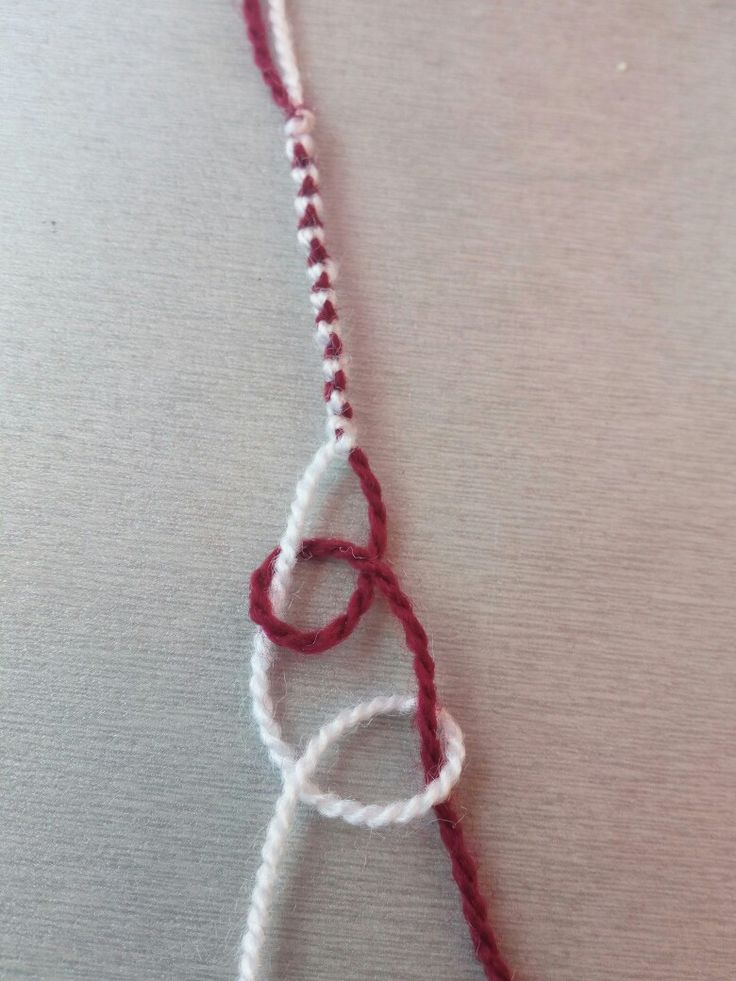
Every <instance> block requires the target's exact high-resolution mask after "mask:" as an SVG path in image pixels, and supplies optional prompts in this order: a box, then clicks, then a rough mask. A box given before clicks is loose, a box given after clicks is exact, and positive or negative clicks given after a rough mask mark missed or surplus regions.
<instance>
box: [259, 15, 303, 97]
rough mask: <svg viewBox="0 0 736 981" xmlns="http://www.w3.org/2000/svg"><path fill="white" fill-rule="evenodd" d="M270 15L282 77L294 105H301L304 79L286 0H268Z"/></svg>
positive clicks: (274, 44)
mask: <svg viewBox="0 0 736 981" xmlns="http://www.w3.org/2000/svg"><path fill="white" fill-rule="evenodd" d="M268 17H269V20H270V22H271V33H272V35H273V46H274V50H275V51H276V59H277V61H278V63H279V68H280V69H281V78H282V80H283V83H284V85H285V86H286V91H287V92H288V93H289V98H290V99H291V101H292V103H293V105H295V106H300V105H301V104H302V102H303V101H304V97H303V95H302V79H301V75H300V73H299V65H298V63H297V60H296V52H295V51H294V39H293V37H292V32H291V24H290V23H289V18H288V15H287V13H286V0H268Z"/></svg>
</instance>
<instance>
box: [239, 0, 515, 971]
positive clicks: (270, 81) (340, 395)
mask: <svg viewBox="0 0 736 981" xmlns="http://www.w3.org/2000/svg"><path fill="white" fill-rule="evenodd" d="M243 13H244V17H245V21H246V25H247V30H248V36H249V38H250V41H251V44H252V46H253V54H254V60H255V63H256V65H257V67H258V68H259V69H260V71H261V74H262V75H263V78H264V81H265V82H266V84H267V86H268V87H269V88H270V90H271V94H272V96H273V98H274V101H275V102H276V104H277V105H278V106H279V107H280V108H281V109H282V110H284V112H285V113H286V116H287V119H286V124H285V130H286V153H287V157H288V159H289V161H290V164H291V172H292V177H293V178H294V181H295V183H296V184H297V193H296V199H295V206H296V212H297V219H298V221H297V239H298V242H299V244H300V246H301V247H302V249H303V250H304V252H305V254H306V258H307V272H308V276H309V280H310V283H311V288H310V301H311V304H312V306H313V308H314V313H315V330H316V336H317V340H318V341H319V343H320V345H321V346H322V358H323V373H324V378H325V382H324V388H323V398H324V402H325V408H326V412H327V439H326V441H325V443H324V444H323V445H322V446H320V448H319V449H318V450H317V452H316V453H315V455H314V457H313V458H312V461H311V462H310V463H309V465H308V466H307V468H306V470H305V471H304V473H303V474H302V476H301V478H300V479H299V482H298V483H297V487H296V491H295V494H294V499H293V501H292V503H291V508H290V512H289V517H288V520H287V524H286V528H285V530H284V533H283V535H282V536H281V540H280V541H279V544H278V546H277V548H275V549H274V550H273V551H272V552H271V553H270V554H269V555H267V556H266V558H265V559H264V561H263V562H262V563H261V565H260V566H259V567H258V568H257V569H256V570H255V571H254V572H253V574H252V576H251V592H250V608H249V609H250V616H251V619H252V620H253V621H254V623H255V624H257V626H258V629H257V631H256V635H255V638H254V644H253V653H252V657H251V679H250V693H251V697H252V701H253V714H254V717H255V719H256V722H257V724H258V728H259V732H260V736H261V740H262V742H263V744H264V746H265V747H266V748H267V750H268V753H269V755H270V757H271V759H272V761H273V763H274V764H275V765H276V767H277V768H278V769H279V770H280V772H281V776H282V790H281V794H280V796H279V798H278V801H277V803H276V807H275V810H274V814H273V817H272V819H271V822H270V824H269V826H268V830H267V832H266V838H265V841H264V844H263V848H262V851H261V866H260V868H259V869H258V872H257V874H256V879H255V885H254V888H253V893H252V897H251V906H250V910H249V912H248V917H247V924H246V930H245V933H244V936H243V939H242V942H241V948H240V962H239V981H257V979H258V978H259V977H261V961H262V954H263V948H264V944H265V942H266V934H267V927H268V922H269V917H270V909H271V904H272V899H273V894H274V890H275V885H276V881H277V876H278V869H279V864H280V860H281V856H282V854H283V852H284V849H285V847H286V843H287V839H288V835H289V831H290V828H291V824H292V822H293V818H294V814H295V811H296V807H297V805H298V804H299V802H300V801H301V802H302V803H304V804H306V805H308V806H310V807H313V808H315V809H316V810H317V811H318V812H319V813H321V814H323V815H324V816H325V817H329V818H340V819H342V820H344V821H346V822H347V823H349V824H352V825H356V826H362V827H367V828H378V827H385V826H387V825H390V824H399V825H401V824H406V823H408V822H409V821H411V820H414V819H416V818H418V817H420V816H422V815H424V814H426V813H427V812H428V811H429V810H430V809H433V810H434V812H435V815H436V817H437V821H438V824H439V830H440V836H441V839H442V841H443V843H444V845H445V848H446V850H447V852H448V854H449V856H450V861H451V865H452V874H453V878H454V880H455V883H456V884H457V887H458V890H459V892H460V897H461V904H462V909H463V913H464V915H465V919H466V920H467V923H468V928H469V931H470V935H471V939H472V941H473V945H474V948H475V952H476V956H477V957H478V960H479V961H480V963H481V965H482V966H483V970H484V973H485V976H486V977H487V978H488V979H491V981H511V972H510V970H509V968H508V966H507V965H506V963H505V962H504V960H503V958H502V957H501V954H500V953H499V950H498V946H497V944H496V940H495V937H494V934H493V930H492V928H491V925H490V921H489V918H488V909H487V904H486V901H485V899H484V897H483V895H482V893H481V891H480V886H479V883H478V872H477V866H476V863H475V859H474V858H473V856H472V854H471V853H470V851H469V849H468V847H467V845H466V843H465V838H464V834H463V830H462V826H461V823H460V818H459V815H458V813H457V810H456V808H455V806H454V804H453V802H452V799H451V795H452V792H453V789H454V787H455V786H456V784H457V782H458V780H459V778H460V773H461V770H462V766H463V761H464V758H465V750H464V745H463V738H462V733H461V731H460V729H459V727H458V726H457V723H455V721H454V720H453V719H452V717H451V716H450V715H449V713H448V712H447V711H446V710H445V709H440V708H439V707H438V699H437V691H436V687H435V681H434V674H435V666H434V660H433V659H432V656H431V654H430V651H429V643H428V639H427V634H426V632H425V630H424V628H423V626H422V624H421V623H420V621H419V619H418V618H417V616H416V614H415V612H414V610H413V607H412V605H411V602H410V600H409V598H408V597H407V595H406V594H405V593H404V592H403V591H402V589H401V587H400V585H399V582H398V578H397V576H396V573H395V572H394V570H393V569H392V568H391V566H390V565H389V564H388V563H387V562H386V561H385V560H384V558H383V556H384V552H385V550H386V544H387V516H386V508H385V505H384V503H383V499H382V495H381V487H380V484H379V482H378V480H377V478H376V476H375V474H374V473H373V471H372V469H371V467H370V463H369V462H368V458H367V456H366V454H365V453H364V452H363V450H362V449H360V448H359V447H358V446H357V433H356V428H355V423H354V420H353V409H352V406H351V405H350V403H349V402H348V400H347V397H346V390H347V371H346V366H345V360H344V348H343V340H342V331H341V326H340V320H339V316H338V312H337V297H336V291H335V286H334V282H335V265H334V263H333V261H332V259H331V257H330V255H329V253H328V251H327V248H326V244H325V231H324V219H323V205H322V198H321V195H320V190H319V170H318V168H317V164H316V160H315V144H314V138H313V136H312V132H313V129H314V123H315V120H314V115H313V113H312V112H311V111H310V110H308V109H307V108H305V106H304V105H303V97H302V85H301V78H300V74H299V69H298V64H297V60H296V56H295V52H294V46H293V38H292V32H291V27H290V24H289V20H288V17H287V14H286V7H285V0H269V21H270V25H271V32H272V40H273V45H274V49H275V52H276V56H277V59H278V61H279V66H280V69H279V68H277V67H276V65H275V63H274V60H273V57H272V54H271V50H270V47H269V44H268V39H267V36H266V30H265V26H264V22H263V17H262V14H261V7H260V3H258V2H257V0H244V3H243ZM346 463H347V464H348V465H349V467H350V468H351V469H352V471H353V473H354V474H355V476H356V478H357V480H358V482H359V485H360V488H361V490H362V492H363V495H364V497H365V500H366V503H367V511H368V527H369V537H368V542H367V544H366V545H359V544H356V543H354V542H350V541H346V540H343V539H339V538H311V539H305V538H304V532H305V528H306V523H307V520H308V516H309V512H310V510H311V508H312V505H313V501H314V496H315V493H316V491H317V489H318V486H319V484H320V481H321V480H322V478H323V477H324V475H325V473H326V472H327V470H328V469H329V468H330V467H332V466H336V467H341V468H342V467H344V465H345V464H346ZM301 559H312V560H317V561H323V560H326V559H331V560H336V561H342V562H346V563H347V564H348V565H351V566H352V567H353V568H354V569H355V571H356V573H357V578H356V584H355V589H354V590H353V593H352V595H351V597H350V599H349V600H348V602H347V604H346V607H345V609H344V610H343V611H342V612H341V613H339V614H338V615H337V616H336V617H335V618H334V619H333V620H332V621H330V623H328V624H326V625H324V626H321V627H318V628H311V629H306V630H303V629H298V628H296V627H294V626H292V625H291V624H288V623H286V622H285V621H284V620H283V619H282V617H283V614H284V611H285V610H286V606H287V603H288V599H289V595H290V587H291V581H292V576H293V571H294V567H295V565H296V563H297V561H299V560H301ZM376 591H378V592H379V593H380V594H382V595H383V596H384V597H385V599H386V601H387V603H388V606H389V608H390V610H391V612H392V613H393V614H394V616H395V617H396V618H397V619H398V620H399V622H400V623H401V625H402V628H403V631H404V637H405V640H406V645H407V648H408V649H409V650H410V651H411V653H412V666H413V670H414V674H415V676H416V681H417V691H416V695H414V696H412V695H403V694H394V695H384V696H379V697H377V698H374V699H372V700H371V701H368V702H363V703H361V704H359V705H356V706H354V707H353V708H350V709H346V710H344V711H342V712H340V713H339V714H338V715H337V716H336V717H335V718H334V719H332V720H331V721H329V722H327V723H325V724H324V725H323V726H322V728H321V729H320V730H319V732H318V733H317V734H316V735H315V736H313V737H312V739H310V741H309V742H308V744H307V746H306V748H305V750H304V752H303V753H302V754H301V756H298V755H297V753H296V750H295V748H294V747H293V746H291V745H290V744H289V743H288V742H287V741H286V740H285V739H284V737H283V734H282V732H281V727H280V724H279V721H278V719H277V717H276V711H275V706H274V702H273V698H272V696H271V691H270V671H271V667H272V666H273V663H274V660H275V658H276V648H277V647H283V648H287V649H290V650H292V651H295V652H297V653H298V654H301V655H309V656H311V655H319V654H321V653H323V652H325V651H327V650H330V649H331V648H333V647H335V646H337V645H338V644H339V643H341V642H342V641H343V640H345V639H346V638H347V637H348V636H349V635H350V634H351V633H352V631H353V630H354V629H355V627H356V626H357V624H358V623H359V621H360V619H361V617H362V616H363V615H364V614H365V613H366V612H367V611H368V609H369V608H370V607H371V605H372V603H373V600H374V598H375V595H376ZM390 713H399V714H402V715H407V714H413V715H414V717H415V723H416V727H417V730H418V733H419V740H420V755H421V759H422V765H423V769H424V775H425V786H424V789H423V790H422V791H420V792H418V793H416V794H414V795H413V796H412V797H409V798H407V799H405V800H399V801H392V802H390V803H387V804H363V803H361V802H359V801H355V800H351V799H346V798H341V797H339V796H337V795H335V794H333V793H330V792H324V791H322V790H321V789H320V788H319V787H318V786H317V785H316V784H315V783H314V782H313V779H312V778H313V775H314V773H315V770H316V768H317V766H318V763H319V760H320V758H321V757H322V755H323V754H324V752H325V751H326V750H327V749H328V748H329V747H330V746H332V745H333V744H334V743H335V742H337V741H338V740H339V739H340V738H341V737H342V735H344V734H345V733H347V732H349V731H351V730H353V729H355V728H356V727H357V726H359V725H361V724H363V723H366V722H368V721H370V720H371V719H372V718H374V717H375V716H377V715H385V714H390Z"/></svg>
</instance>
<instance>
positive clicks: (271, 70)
mask: <svg viewBox="0 0 736 981" xmlns="http://www.w3.org/2000/svg"><path fill="white" fill-rule="evenodd" d="M243 18H244V20H245V26H246V28H247V30H248V37H249V38H250V43H251V45H252V46H253V60H254V61H255V63H256V66H257V67H258V68H260V70H261V75H263V81H264V82H265V83H266V85H267V86H268V87H269V89H270V90H271V95H272V96H273V101H274V102H275V103H276V105H277V106H279V108H281V109H283V110H284V111H285V112H286V113H291V112H293V110H294V106H292V104H291V99H290V98H289V93H288V92H287V91H286V86H285V85H284V83H283V82H282V81H281V76H280V75H279V70H278V68H277V67H276V65H275V64H274V61H273V58H272V57H271V49H270V48H269V45H268V35H267V34H266V26H265V24H264V23H263V15H262V13H261V4H260V0H243Z"/></svg>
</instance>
